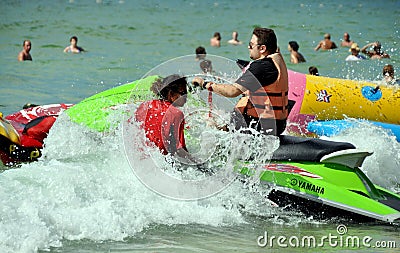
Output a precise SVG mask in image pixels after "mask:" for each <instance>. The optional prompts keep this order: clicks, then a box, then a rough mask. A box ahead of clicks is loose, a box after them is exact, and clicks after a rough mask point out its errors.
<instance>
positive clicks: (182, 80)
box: [150, 74, 187, 99]
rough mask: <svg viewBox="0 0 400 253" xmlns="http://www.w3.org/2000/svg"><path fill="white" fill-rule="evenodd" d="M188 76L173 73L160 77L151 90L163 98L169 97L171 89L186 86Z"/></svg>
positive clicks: (174, 89) (176, 89)
mask: <svg viewBox="0 0 400 253" xmlns="http://www.w3.org/2000/svg"><path fill="white" fill-rule="evenodd" d="M186 85H187V81H186V77H184V76H180V75H178V74H172V75H169V76H167V77H165V78H158V79H157V80H156V81H154V83H153V84H152V85H151V87H150V90H151V91H152V92H153V93H154V94H156V95H157V96H159V97H160V98H161V99H167V97H168V93H169V92H170V91H178V89H179V88H180V87H182V86H186Z"/></svg>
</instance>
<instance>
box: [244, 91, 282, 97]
mask: <svg viewBox="0 0 400 253" xmlns="http://www.w3.org/2000/svg"><path fill="white" fill-rule="evenodd" d="M282 94H283V92H279V93H278V92H254V93H252V94H251V95H252V96H259V97H266V96H268V97H280V96H282ZM288 95H289V92H288V91H286V92H285V96H288Z"/></svg>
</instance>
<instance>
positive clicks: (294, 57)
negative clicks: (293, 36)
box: [288, 41, 306, 63]
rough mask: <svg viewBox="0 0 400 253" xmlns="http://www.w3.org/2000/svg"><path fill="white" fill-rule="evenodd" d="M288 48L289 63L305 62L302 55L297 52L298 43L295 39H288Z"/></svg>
mask: <svg viewBox="0 0 400 253" xmlns="http://www.w3.org/2000/svg"><path fill="white" fill-rule="evenodd" d="M288 50H289V52H290V62H291V63H300V62H306V59H304V57H303V55H302V54H300V53H299V52H298V50H299V44H297V42H296V41H289V45H288Z"/></svg>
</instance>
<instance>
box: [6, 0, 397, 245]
mask: <svg viewBox="0 0 400 253" xmlns="http://www.w3.org/2000/svg"><path fill="white" fill-rule="evenodd" d="M399 7H400V1H351V2H349V1H344V0H339V1H332V2H329V3H326V2H323V1H288V0H281V1H184V0H172V1H152V0H150V1H128V0H125V1H124V0H119V1H117V0H115V1H114V0H109V1H105V0H97V1H96V0H90V1H89V0H86V1H80V0H70V1H61V0H56V1H53V0H42V1H7V0H1V1H0V34H1V36H0V63H1V68H0V111H1V112H3V113H4V115H7V114H10V113H13V112H15V111H17V110H19V109H21V107H22V105H23V104H25V103H27V102H30V103H36V104H49V103H61V102H63V103H78V102H79V101H81V100H82V99H84V98H86V97H89V96H91V95H93V94H95V93H97V92H100V91H103V90H106V89H109V88H112V87H115V86H118V85H120V84H124V83H127V82H131V81H133V80H136V79H139V78H141V77H142V76H144V75H146V73H148V72H149V71H151V70H152V69H154V68H155V67H157V66H159V65H161V64H163V63H164V62H167V61H169V60H171V59H174V58H177V57H181V56H186V55H191V54H193V53H194V50H195V48H196V47H197V46H204V47H205V48H206V50H207V53H208V54H212V55H216V56H221V57H225V58H228V59H232V60H235V59H238V58H240V59H245V60H247V59H248V50H247V47H246V45H247V43H248V41H249V39H250V37H251V32H252V29H253V27H254V26H256V25H261V26H264V27H270V28H273V29H274V30H275V31H276V34H277V37H278V43H279V46H280V49H281V52H282V53H283V55H284V57H285V60H286V62H287V65H288V68H289V69H292V70H295V71H299V72H302V73H307V71H308V67H309V66H311V65H315V66H317V67H318V68H319V72H320V74H321V75H324V76H329V77H337V78H346V79H355V80H371V81H378V80H380V79H381V71H382V67H383V66H384V65H385V64H389V63H390V64H393V65H394V66H395V69H396V74H397V76H399V74H398V73H399V72H398V69H399V64H398V63H399V60H400V56H399V55H400V52H399V45H398V42H399V41H400V40H399V38H400V34H399V18H398V17H399V16H400V8H399ZM234 30H236V31H238V32H239V40H241V41H243V42H244V43H243V45H239V46H232V45H228V43H227V41H228V40H229V39H230V38H231V33H232V31H234ZM215 31H219V32H220V33H221V34H222V46H221V47H220V48H212V47H210V46H209V39H210V37H211V36H212V35H213V33H214V32H215ZM326 32H329V33H331V35H332V40H333V41H335V42H336V43H337V44H339V43H340V40H341V38H342V36H343V33H344V32H349V33H350V36H351V39H353V40H355V42H357V43H358V44H359V46H363V45H365V44H367V43H369V42H372V41H375V40H379V41H380V42H381V43H382V46H383V50H384V51H386V52H388V53H389V54H390V56H391V58H390V59H384V60H376V61H372V60H366V61H362V62H345V61H344V59H345V58H346V56H347V55H348V54H349V52H348V49H346V48H339V49H337V50H333V51H326V52H320V51H318V52H315V51H314V50H313V49H314V47H315V46H316V45H317V43H318V42H319V41H320V40H321V39H322V38H323V34H324V33H326ZM73 35H76V36H78V39H79V42H78V45H80V46H81V47H83V48H84V49H85V50H87V52H85V53H82V54H78V55H72V54H65V53H63V49H64V48H65V47H66V46H68V45H69V38H70V37H71V36H73ZM24 39H30V40H31V41H32V50H31V55H32V58H33V61H32V62H18V61H17V54H18V52H19V51H20V50H21V49H22V42H23V40H24ZM290 40H296V41H297V42H298V43H299V45H300V50H299V51H300V52H301V53H302V54H303V55H304V56H305V58H306V60H307V62H306V63H304V64H298V65H294V64H291V63H289V52H288V51H287V43H288V41H290ZM171 71H174V70H171ZM176 71H178V70H176ZM329 139H332V140H339V141H348V142H351V143H353V144H355V145H356V146H357V147H358V148H360V149H366V150H370V151H373V152H374V155H373V156H371V157H368V158H367V159H366V161H365V163H364V166H363V170H364V172H366V173H367V175H368V176H369V177H370V178H371V180H372V181H373V182H374V183H377V184H379V185H381V186H383V187H385V188H388V189H391V190H394V191H399V178H400V170H399V168H400V152H399V151H400V145H399V143H398V142H396V140H395V138H394V137H393V136H391V135H390V134H388V133H387V132H385V131H383V130H382V129H379V128H376V127H373V126H371V125H366V126H361V127H360V128H358V129H351V130H348V131H347V132H344V133H342V134H341V135H339V136H336V137H334V138H329ZM45 143H46V148H45V149H44V157H43V158H42V159H41V160H40V161H39V162H36V163H32V164H24V165H22V166H21V167H20V168H17V169H12V170H6V171H4V172H2V173H1V174H0V213H1V218H0V252H38V251H39V252H48V251H50V252H137V251H139V252H278V251H283V250H285V251H287V252H306V251H309V252H332V251H335V252H350V251H351V252H365V251H371V252H394V251H395V249H393V248H392V249H390V248H379V249H378V248H374V249H370V248H366V247H363V248H349V247H340V246H329V245H328V246H325V247H321V248H301V247H286V248H285V247H279V246H277V245H274V246H273V247H269V246H266V247H260V246H259V245H258V243H257V242H258V241H257V240H258V238H259V237H260V236H263V235H265V232H268V235H270V236H272V235H274V236H281V235H282V236H288V237H290V236H315V237H317V238H321V237H323V236H328V235H329V233H331V234H333V235H337V227H338V226H339V225H341V224H344V225H346V226H347V229H348V234H350V235H357V236H360V237H362V236H371V237H372V238H373V239H374V240H375V241H376V240H381V241H396V242H397V250H398V248H399V247H400V236H399V230H398V228H397V227H392V226H382V225H376V224H375V225H365V224H357V223H354V222H352V221H350V220H318V219H315V218H313V217H309V216H305V215H303V214H300V213H292V212H285V211H282V210H280V209H278V208H275V207H273V206H271V204H270V203H269V202H268V201H266V200H265V198H264V197H263V194H264V193H265V191H267V190H266V189H264V188H263V187H261V186H259V185H257V184H256V185H243V184H242V183H239V182H233V183H231V184H230V185H229V186H228V187H227V188H225V189H223V190H222V191H220V192H219V193H218V194H215V195H213V196H211V197H209V198H205V199H202V200H198V201H179V200H174V199H170V198H165V197H163V196H160V195H158V194H156V193H154V192H153V191H151V190H149V189H148V188H147V187H146V186H144V185H143V183H142V182H141V181H139V180H138V179H137V178H136V177H135V175H134V173H132V166H133V167H135V165H136V166H139V165H140V166H142V167H144V168H146V167H151V166H152V163H148V164H147V163H146V161H147V160H146V159H145V160H144V163H142V162H141V161H142V160H141V159H140V158H136V160H135V158H134V160H133V162H134V163H133V165H132V163H130V162H129V161H128V160H127V159H125V151H124V149H125V145H124V136H123V133H121V131H114V132H112V133H111V134H108V135H100V134H97V133H93V132H90V131H88V130H87V129H85V128H83V127H80V126H76V125H74V124H72V123H71V122H70V121H69V120H68V118H67V117H60V118H59V120H58V121H57V123H56V125H55V126H54V128H53V129H52V130H51V132H50V135H49V137H48V138H47V139H46V142H45ZM244 151H245V152H250V151H251V150H244ZM131 162H132V161H131Z"/></svg>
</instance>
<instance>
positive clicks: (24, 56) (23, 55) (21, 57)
mask: <svg viewBox="0 0 400 253" xmlns="http://www.w3.org/2000/svg"><path fill="white" fill-rule="evenodd" d="M22 46H23V49H22V51H21V52H19V54H18V61H32V56H31V54H30V53H29V52H30V51H31V48H32V43H31V41H30V40H24V43H22Z"/></svg>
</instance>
